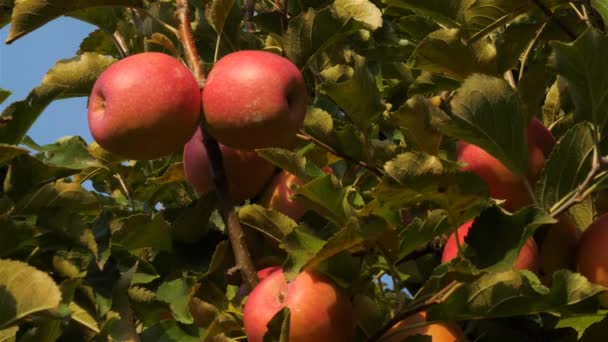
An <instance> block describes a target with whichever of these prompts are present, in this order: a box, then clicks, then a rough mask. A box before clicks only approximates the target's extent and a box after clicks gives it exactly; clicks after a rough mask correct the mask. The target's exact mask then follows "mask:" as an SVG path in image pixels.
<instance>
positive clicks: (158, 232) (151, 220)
mask: <svg viewBox="0 0 608 342" xmlns="http://www.w3.org/2000/svg"><path fill="white" fill-rule="evenodd" d="M112 242H113V243H116V244H119V245H121V246H124V247H125V248H127V249H129V250H137V249H140V248H146V247H149V248H154V249H156V250H159V251H171V250H172V249H173V247H172V243H171V231H170V227H169V225H168V224H167V222H166V221H165V219H164V218H163V216H162V215H160V214H157V215H155V216H154V217H150V216H148V215H145V214H136V215H132V216H129V217H125V218H121V219H118V220H116V221H114V222H113V223H112Z"/></svg>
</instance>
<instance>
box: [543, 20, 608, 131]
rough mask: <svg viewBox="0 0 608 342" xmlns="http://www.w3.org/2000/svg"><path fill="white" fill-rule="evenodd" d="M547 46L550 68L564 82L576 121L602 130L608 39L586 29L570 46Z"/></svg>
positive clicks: (607, 87)
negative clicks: (562, 78) (591, 124)
mask: <svg viewBox="0 0 608 342" xmlns="http://www.w3.org/2000/svg"><path fill="white" fill-rule="evenodd" d="M551 46H552V47H553V50H554V55H553V59H552V61H551V63H550V66H551V67H553V68H554V69H555V70H556V71H557V73H558V74H560V75H562V76H563V77H564V78H565V79H566V80H567V81H568V85H569V92H570V94H571V96H572V99H573V101H574V105H575V107H576V111H575V115H576V117H577V120H578V121H584V120H587V121H590V122H592V123H594V124H597V125H598V127H599V128H600V130H602V129H603V128H604V126H605V125H606V121H607V120H608V116H607V115H606V113H607V112H608V69H606V67H605V61H606V60H607V59H608V37H606V35H605V34H603V33H601V32H600V31H598V30H596V29H595V28H593V27H590V28H589V29H587V31H586V32H585V33H584V34H583V35H581V36H580V37H578V39H576V41H574V42H572V43H561V42H552V43H551Z"/></svg>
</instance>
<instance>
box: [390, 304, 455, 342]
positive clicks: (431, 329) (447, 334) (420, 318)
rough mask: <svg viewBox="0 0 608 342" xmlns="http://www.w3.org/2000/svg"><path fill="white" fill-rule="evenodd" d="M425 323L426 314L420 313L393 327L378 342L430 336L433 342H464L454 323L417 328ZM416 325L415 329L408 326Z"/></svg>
mask: <svg viewBox="0 0 608 342" xmlns="http://www.w3.org/2000/svg"><path fill="white" fill-rule="evenodd" d="M425 321H426V312H425V311H421V312H418V313H416V314H413V315H411V316H409V317H407V318H406V319H404V320H402V321H399V323H397V324H395V325H393V327H391V328H390V329H389V330H388V331H387V332H386V333H385V334H384V335H382V337H381V338H380V340H378V342H402V341H404V340H405V339H407V338H408V337H410V336H415V335H427V336H431V340H432V341H433V342H464V341H466V337H465V336H464V333H463V332H462V329H460V327H459V326H458V325H457V324H456V323H454V322H441V323H430V324H426V325H421V326H418V324H420V323H424V322H425ZM413 324H416V327H412V328H408V326H410V325H413Z"/></svg>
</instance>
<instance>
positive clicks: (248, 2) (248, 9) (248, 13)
mask: <svg viewBox="0 0 608 342" xmlns="http://www.w3.org/2000/svg"><path fill="white" fill-rule="evenodd" d="M253 12H255V0H245V26H246V27H247V31H249V32H253V31H255V25H254V24H253V23H252V22H251V18H253Z"/></svg>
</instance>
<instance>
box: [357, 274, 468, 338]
mask: <svg viewBox="0 0 608 342" xmlns="http://www.w3.org/2000/svg"><path fill="white" fill-rule="evenodd" d="M460 284H461V283H459V282H457V281H456V280H454V281H452V282H450V283H449V284H448V285H446V287H444V288H443V289H441V290H439V291H438V292H437V293H435V294H434V295H432V296H431V297H430V298H428V299H425V300H422V301H419V302H418V303H416V304H414V305H410V306H409V308H408V309H407V310H405V311H402V312H400V313H399V314H397V315H395V317H393V318H392V319H391V320H390V321H388V323H386V324H385V325H384V326H383V327H382V329H380V330H378V331H377V332H376V333H375V334H374V335H373V336H372V337H371V338H369V339H368V340H367V341H368V342H375V341H378V340H379V339H380V338H381V337H382V336H383V335H384V334H385V333H386V332H387V331H389V330H390V329H391V328H392V327H393V326H394V325H395V324H397V323H399V321H401V320H403V319H405V318H407V317H409V316H411V315H412V314H414V313H416V312H418V311H424V310H426V309H428V308H429V307H431V306H433V305H435V304H441V303H443V302H444V301H445V300H446V299H447V298H448V297H449V296H450V295H451V294H452V293H453V292H454V290H456V289H457V288H458V287H460Z"/></svg>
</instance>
